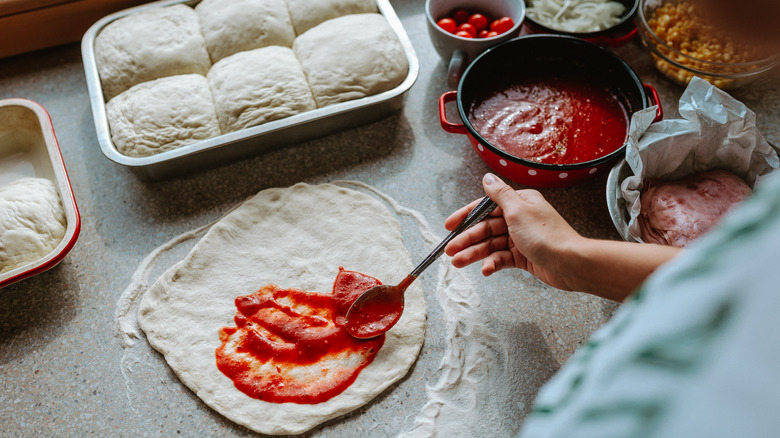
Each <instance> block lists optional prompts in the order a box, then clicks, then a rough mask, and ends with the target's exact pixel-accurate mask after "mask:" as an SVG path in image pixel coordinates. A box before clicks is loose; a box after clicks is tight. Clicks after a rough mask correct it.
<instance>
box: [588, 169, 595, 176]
mask: <svg viewBox="0 0 780 438" xmlns="http://www.w3.org/2000/svg"><path fill="white" fill-rule="evenodd" d="M588 173H589V174H591V175H593V174H594V173H596V168H595V167H594V168H593V169H590V170H589V171H588Z"/></svg>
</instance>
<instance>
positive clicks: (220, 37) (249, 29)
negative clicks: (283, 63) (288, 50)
mask: <svg viewBox="0 0 780 438" xmlns="http://www.w3.org/2000/svg"><path fill="white" fill-rule="evenodd" d="M195 12H196V13H197V14H198V17H199V18H200V25H201V29H202V30H203V36H204V37H205V38H206V47H207V48H208V51H209V55H211V61H212V62H217V61H219V60H220V59H222V58H224V57H226V56H230V55H232V54H234V53H238V52H242V51H244V50H252V49H258V48H260V47H267V46H285V47H290V46H292V43H293V40H294V39H295V31H294V30H293V26H292V22H291V21H290V13H289V12H287V4H286V3H285V2H284V0H203V1H202V2H200V3H198V5H197V6H195Z"/></svg>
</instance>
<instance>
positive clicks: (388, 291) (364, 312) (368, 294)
mask: <svg viewBox="0 0 780 438" xmlns="http://www.w3.org/2000/svg"><path fill="white" fill-rule="evenodd" d="M496 206H497V205H496V203H495V202H493V200H492V199H490V197H488V196H485V197H484V198H483V199H482V201H480V203H479V204H477V206H476V207H474V208H473V209H472V210H471V212H469V214H468V215H467V216H466V218H465V219H463V221H461V223H459V224H458V226H456V227H455V229H453V230H452V232H451V233H450V234H449V235H448V236H447V237H446V238H444V240H443V241H442V242H441V243H440V244H439V245H438V246H437V247H436V248H435V249H434V250H433V251H432V252H431V253H430V254H428V257H426V258H425V259H424V260H423V261H422V262H420V264H419V265H417V267H416V268H414V270H413V271H412V272H411V273H410V274H409V275H407V276H406V278H404V279H403V280H402V281H401V282H400V283H399V284H397V285H395V286H392V285H386V284H383V285H381V286H374V287H372V288H371V289H368V290H367V291H365V292H363V293H362V294H361V295H360V296H359V297H358V298H357V300H355V302H354V303H352V306H350V307H349V310H348V311H347V314H346V316H345V321H344V326H345V327H346V329H347V332H348V333H349V334H350V335H352V336H353V337H355V338H358V339H369V338H374V337H377V336H379V335H381V334H382V333H384V332H386V331H388V330H390V328H392V327H393V326H394V325H395V323H396V322H398V320H399V319H400V318H401V313H403V311H404V292H406V289H407V288H408V287H409V285H411V284H412V282H413V281H414V280H415V279H416V278H417V277H418V276H420V274H422V272H423V271H424V270H425V269H426V268H427V267H428V266H430V265H431V264H432V263H433V262H434V261H435V260H436V259H438V258H439V256H440V255H441V254H442V253H443V252H444V247H446V246H447V244H448V243H450V241H451V240H452V239H454V238H455V236H457V235H458V234H460V233H462V232H463V231H465V230H467V229H468V228H469V227H471V226H472V225H474V224H476V223H478V222H480V221H481V220H482V219H484V218H485V217H486V216H487V215H488V214H490V212H492V211H493V210H494V209H495V208H496Z"/></svg>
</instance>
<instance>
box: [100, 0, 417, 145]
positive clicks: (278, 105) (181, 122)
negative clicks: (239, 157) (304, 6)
mask: <svg viewBox="0 0 780 438" xmlns="http://www.w3.org/2000/svg"><path fill="white" fill-rule="evenodd" d="M223 1H225V0H204V1H203V2H201V3H200V4H198V6H196V11H197V8H199V7H201V6H202V5H204V4H206V5H209V4H211V5H212V6H213V5H214V4H215V3H217V2H223ZM231 1H235V2H236V3H245V2H247V3H248V2H250V0H231ZM276 1H277V0H270V1H269V0H251V2H252V3H254V4H261V3H262V4H270V3H274V2H276ZM278 1H282V3H283V2H284V0H278ZM287 1H288V2H289V3H290V4H291V5H292V4H295V3H297V2H299V1H300V0H287ZM335 1H337V0H328V1H325V2H324V3H333V2H335ZM361 1H362V0H361ZM314 3H316V2H314ZM341 3H355V0H341ZM370 3H371V5H372V8H373V9H376V5H375V3H374V2H373V1H372V2H370ZM227 9H228V10H231V9H232V8H227ZM315 9H316V8H315ZM223 12H225V11H223ZM330 12H331V13H332V12H333V11H330ZM285 13H286V9H285ZM142 14H153V16H154V17H168V18H161V19H165V20H167V22H168V23H181V22H184V20H183V19H182V17H184V16H190V19H189V20H190V21H191V22H193V23H194V24H195V25H197V23H198V20H197V17H196V16H194V14H195V11H193V10H192V8H189V7H187V6H185V5H174V6H169V7H165V8H157V9H153V10H150V11H146V12H143V13H138V14H134V15H142ZM289 15H290V16H292V17H295V15H293V14H292V10H291V11H290V14H289ZM131 17H133V19H134V21H135V19H137V16H133V15H131V16H127V17H125V18H123V19H121V20H126V19H129V18H131ZM200 17H201V19H200V20H201V22H203V21H205V19H204V18H203V14H201V15H200ZM121 20H117V21H116V22H114V23H118V22H120V21H121ZM150 21H151V20H150V19H148V17H147V18H144V17H142V21H141V22H143V23H147V24H148V23H149V22H150ZM299 21H300V20H299ZM114 23H112V24H114ZM304 23H308V24H311V25H312V26H313V27H310V28H308V27H306V29H307V30H306V31H305V32H303V33H302V34H301V35H300V36H298V37H296V38H294V39H293V40H292V49H290V48H289V47H286V46H281V45H272V46H267V47H262V48H257V49H250V50H243V49H236V47H238V45H237V44H234V45H233V47H234V48H233V49H231V50H233V51H235V53H233V54H230V55H227V56H225V57H223V58H221V59H219V60H218V61H217V62H216V63H214V65H213V66H211V65H210V64H208V63H207V64H206V70H205V71H200V70H197V69H196V70H197V71H194V72H193V71H187V69H184V70H176V69H171V68H167V69H162V70H160V69H159V68H157V67H155V68H149V66H159V65H160V64H166V63H167V64H168V65H179V64H180V63H181V62H190V63H192V65H195V64H197V63H196V62H195V60H196V58H197V57H195V56H184V54H182V55H175V54H174V53H169V52H170V51H171V50H172V46H171V45H170V44H164V43H163V42H162V41H157V42H156V43H154V45H153V46H147V44H151V43H148V42H147V43H145V44H142V45H141V46H139V47H137V48H138V49H139V50H138V51H137V52H133V51H132V50H130V51H128V50H127V47H125V46H122V45H121V44H113V45H112V44H104V43H100V44H99V42H100V40H101V37H102V36H104V34H106V32H107V31H109V29H110V25H109V26H106V28H105V29H104V30H103V31H102V32H101V33H100V34H99V35H98V37H97V38H96V40H95V54H96V61H97V64H98V71H99V73H100V77H101V83H102V84H103V88H104V94H105V95H106V96H107V97H108V96H111V94H110V91H111V90H113V91H114V92H115V90H117V89H120V88H122V87H123V86H124V85H122V84H129V83H132V82H133V81H140V82H139V83H137V84H133V85H130V86H129V87H128V89H126V90H123V91H120V92H119V93H118V94H116V95H115V96H112V97H111V98H110V100H109V101H108V103H107V104H106V115H107V118H108V122H109V126H110V129H111V136H112V140H113V142H114V145H115V146H116V148H117V150H118V151H119V152H120V153H122V154H124V155H127V156H131V157H141V156H148V155H153V154H157V153H161V152H164V151H168V150H171V149H176V148H178V147H181V146H183V145H186V144H189V143H193V142H196V141H199V140H204V139H207V138H211V137H215V136H218V135H220V134H222V133H228V132H233V131H237V130H240V129H244V128H247V127H250V126H256V125H259V124H262V123H266V122H270V121H273V120H277V119H281V118H284V117H288V116H291V115H294V114H299V113H302V112H305V111H309V110H313V109H316V108H322V107H325V106H328V105H332V104H335V103H339V102H344V101H348V100H353V99H358V98H361V97H364V96H369V95H373V94H376V93H380V92H382V91H385V90H389V89H392V88H393V87H395V86H397V85H398V84H400V83H401V82H402V81H403V79H404V78H405V77H406V75H407V73H408V69H409V65H408V62H407V59H406V55H405V53H404V50H403V48H402V47H401V44H400V42H399V41H398V39H397V37H396V35H395V32H394V31H393V30H392V29H391V28H390V26H389V24H388V23H387V21H386V19H385V18H384V17H383V16H382V15H380V14H378V13H375V12H371V13H363V14H351V15H343V16H339V17H337V18H332V19H327V20H323V21H322V22H320V23H317V22H316V20H313V19H310V20H308V21H304ZM312 23H313V24H312ZM308 24H298V22H296V29H298V28H299V27H298V26H302V27H301V28H304V26H307V25H308ZM169 26H170V24H169ZM174 27H176V26H174ZM267 27H268V26H266V28H267ZM203 28H204V33H205V28H206V26H205V25H204V26H203ZM120 30H121V29H120ZM196 33H197V35H199V32H196ZM113 34H114V32H113V31H112V32H111V33H109V34H108V36H109V37H110V38H109V39H110V40H116V38H115V37H112V35H113ZM121 34H122V35H123V38H124V39H125V40H126V41H131V40H132V38H130V37H128V35H129V34H130V33H129V32H121ZM156 34H159V33H155V32H149V31H148V29H147V31H146V32H145V33H142V35H144V38H146V37H149V38H152V37H153V36H154V35H156ZM187 35H189V36H192V35H193V34H191V33H188V34H187ZM197 35H195V36H197ZM264 35H266V36H267V35H268V34H264ZM144 38H141V39H144ZM195 39H197V38H195ZM174 40H175V41H179V40H176V39H174ZM223 41H226V40H225V39H223ZM182 47H187V48H188V49H187V50H193V49H192V47H191V45H189V44H184V45H183V46H182ZM241 47H244V46H241ZM140 49H143V50H140ZM204 51H205V49H204ZM229 51H230V50H225V51H223V52H222V53H228V52H229ZM131 53H136V55H133V56H129V55H128V54H131ZM137 53H140V54H141V55H140V56H138V55H137ZM190 53H192V52H190ZM212 53H213V52H212ZM106 54H113V55H111V56H105V55H106ZM214 56H215V55H213V54H212V57H214ZM111 59H115V60H116V61H114V62H112V61H111ZM174 60H178V61H177V62H172V61H174ZM101 66H103V67H101ZM118 66H119V67H118ZM156 68H157V70H156V72H155V73H154V74H152V73H150V72H152V71H153V70H155V69H156ZM133 71H135V72H136V73H135V74H134V73H132V72H133ZM139 71H144V72H145V73H144V74H143V75H140V76H139V75H138V74H137V72H139ZM157 75H159V78H156V77H154V76H157ZM204 75H205V76H204ZM130 76H132V80H131V79H128V78H129V77H130ZM120 77H124V79H122V80H119V78H120ZM107 87H108V88H109V89H110V90H107Z"/></svg>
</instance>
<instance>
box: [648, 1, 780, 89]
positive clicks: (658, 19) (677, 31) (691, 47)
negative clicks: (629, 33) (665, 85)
mask: <svg viewBox="0 0 780 438" xmlns="http://www.w3.org/2000/svg"><path fill="white" fill-rule="evenodd" d="M690 5H691V3H690V0H641V1H640V5H639V11H638V12H639V13H638V18H637V27H638V29H639V35H640V37H641V39H642V43H643V44H644V46H645V47H646V48H647V49H648V50H649V51H650V54H651V55H652V57H653V60H654V61H655V66H656V67H657V68H658V70H659V71H660V72H661V73H663V74H664V75H665V76H666V77H668V78H669V79H671V80H672V81H674V82H677V83H679V84H681V85H686V84H687V83H688V82H690V81H691V79H692V78H693V77H694V76H698V77H700V78H702V79H704V80H706V81H707V82H709V83H711V84H713V85H715V86H716V87H718V88H722V89H727V88H735V87H739V86H742V85H745V84H747V83H749V82H751V81H753V80H755V79H757V78H758V77H760V76H761V75H763V74H764V73H766V72H768V71H769V70H771V69H772V68H773V67H774V66H775V65H777V63H778V58H777V57H776V56H774V57H762V56H760V55H758V54H757V53H756V51H755V50H752V49H751V48H748V47H739V46H738V45H737V44H735V43H733V42H730V41H727V40H726V39H725V38H723V37H722V36H721V35H718V34H717V32H715V31H714V30H713V28H712V27H710V26H703V25H702V26H700V25H699V23H700V21H699V20H698V19H696V18H695V17H694V16H693V15H692V14H693V13H692V10H691V8H690Z"/></svg>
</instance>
